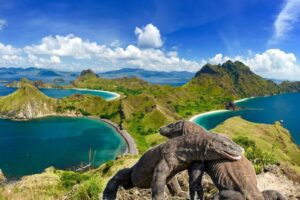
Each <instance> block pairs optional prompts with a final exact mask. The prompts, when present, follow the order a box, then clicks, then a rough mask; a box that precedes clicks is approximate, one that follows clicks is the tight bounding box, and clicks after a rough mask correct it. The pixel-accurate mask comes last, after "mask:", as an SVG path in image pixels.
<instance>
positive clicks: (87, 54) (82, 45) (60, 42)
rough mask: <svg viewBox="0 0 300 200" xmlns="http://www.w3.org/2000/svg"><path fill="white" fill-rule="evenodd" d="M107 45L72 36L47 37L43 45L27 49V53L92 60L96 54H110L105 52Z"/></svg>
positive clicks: (43, 40)
mask: <svg viewBox="0 0 300 200" xmlns="http://www.w3.org/2000/svg"><path fill="white" fill-rule="evenodd" d="M106 50H107V47H106V46H105V45H98V44H97V43H95V42H89V41H83V40H82V39H81V38H79V37H76V36H74V35H72V34H70V35H67V36H60V35H56V36H55V37H53V36H47V37H44V38H43V39H42V42H41V44H39V45H31V46H27V47H25V51H26V52H27V53H31V54H38V55H55V56H71V57H74V58H77V59H86V58H91V56H92V55H95V54H99V53H101V54H109V52H105V51H106Z"/></svg>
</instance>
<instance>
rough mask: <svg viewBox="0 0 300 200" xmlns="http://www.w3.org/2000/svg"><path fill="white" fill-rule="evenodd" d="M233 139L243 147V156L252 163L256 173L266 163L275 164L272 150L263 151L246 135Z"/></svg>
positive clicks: (259, 171)
mask: <svg viewBox="0 0 300 200" xmlns="http://www.w3.org/2000/svg"><path fill="white" fill-rule="evenodd" d="M233 141H234V142H235V143H237V144H239V145H241V146H242V147H243V148H244V149H245V156H246V157H247V158H248V159H249V160H250V161H251V162H252V164H253V165H254V168H255V171H256V173H261V172H262V170H263V168H264V167H265V166H266V165H270V164H275V163H276V160H275V157H274V155H273V153H272V152H264V151H262V150H261V149H259V148H258V147H257V146H256V143H255V141H254V140H251V139H249V138H248V137H246V136H238V137H236V138H234V139H233Z"/></svg>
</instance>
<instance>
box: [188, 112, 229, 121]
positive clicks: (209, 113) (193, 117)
mask: <svg viewBox="0 0 300 200" xmlns="http://www.w3.org/2000/svg"><path fill="white" fill-rule="evenodd" d="M229 111H230V110H225V109H224V110H212V111H208V112H204V113H200V114H197V115H194V116H192V117H191V118H190V119H189V121H191V122H192V121H195V119H197V118H199V117H203V116H205V115H211V114H216V113H223V112H229Z"/></svg>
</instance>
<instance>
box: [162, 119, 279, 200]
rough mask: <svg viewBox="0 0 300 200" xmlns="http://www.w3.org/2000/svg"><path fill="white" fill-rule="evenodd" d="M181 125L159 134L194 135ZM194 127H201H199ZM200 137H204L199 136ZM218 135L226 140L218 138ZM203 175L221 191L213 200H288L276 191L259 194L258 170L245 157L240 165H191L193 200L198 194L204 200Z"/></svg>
mask: <svg viewBox="0 0 300 200" xmlns="http://www.w3.org/2000/svg"><path fill="white" fill-rule="evenodd" d="M180 124H181V122H180V121H179V122H177V123H173V124H170V125H168V126H165V127H163V128H161V131H160V132H161V134H162V135H164V136H166V137H168V138H174V137H178V136H181V135H186V134H187V133H195V132H187V131H181V132H180V127H179V126H180ZM194 125H195V126H198V125H196V124H194ZM191 126H192V125H191ZM192 129H195V128H192ZM200 134H202V133H201V132H200ZM216 135H218V136H219V137H224V136H222V135H219V134H216ZM204 171H205V172H206V173H208V174H209V176H210V177H211V178H212V180H213V182H214V184H215V185H216V187H217V188H218V189H219V191H220V192H219V194H217V195H216V196H215V197H214V200H218V199H236V200H244V199H248V200H263V199H267V200H285V198H284V197H283V196H282V195H281V194H280V193H279V192H277V191H274V190H266V191H263V193H261V192H260V191H259V190H258V188H257V181H256V174H255V170H254V168H253V166H252V164H251V162H250V161H249V160H248V159H247V158H245V157H242V159H240V160H237V161H230V160H214V161H205V162H194V163H192V165H191V166H190V167H189V169H188V172H189V185H190V197H191V199H192V200H193V199H194V198H195V191H197V193H198V198H199V199H204V196H203V188H202V184H201V182H202V176H203V173H204ZM174 179H175V178H174ZM175 181H177V180H175Z"/></svg>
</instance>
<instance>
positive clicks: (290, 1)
mask: <svg viewBox="0 0 300 200" xmlns="http://www.w3.org/2000/svg"><path fill="white" fill-rule="evenodd" d="M299 18H300V0H286V2H285V4H284V6H283V8H282V10H281V11H280V13H279V14H278V16H277V17H276V20H275V22H274V28H275V34H274V38H273V39H272V40H271V42H274V41H277V40H280V39H283V38H284V37H285V36H286V35H287V34H288V32H290V31H291V30H292V29H293V28H294V25H295V24H296V23H297V22H298V21H299Z"/></svg>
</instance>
